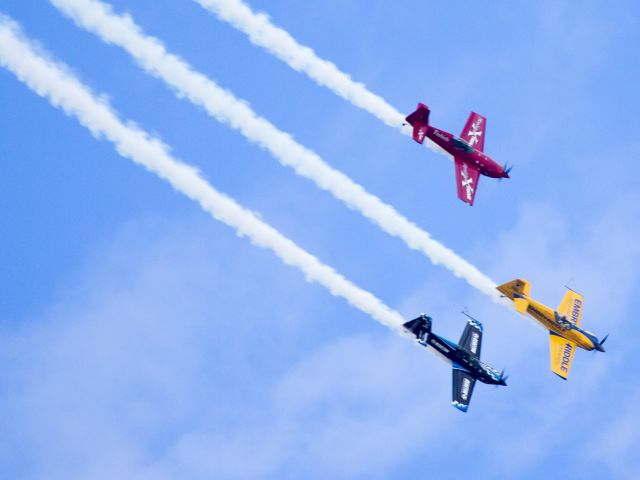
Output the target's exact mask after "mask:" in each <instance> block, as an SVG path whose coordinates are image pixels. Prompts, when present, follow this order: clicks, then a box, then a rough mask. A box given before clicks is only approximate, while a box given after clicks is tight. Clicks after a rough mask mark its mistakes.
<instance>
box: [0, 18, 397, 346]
mask: <svg viewBox="0 0 640 480" xmlns="http://www.w3.org/2000/svg"><path fill="white" fill-rule="evenodd" d="M0 64H2V66H3V67H5V68H7V69H8V70H10V71H11V72H13V73H14V74H15V75H16V77H18V79H20V80H21V81H22V82H24V83H25V84H26V85H27V86H28V87H29V88H31V89H32V90H33V91H34V92H36V93H37V94H38V95H41V96H43V97H46V98H47V99H48V100H49V101H50V102H51V104H52V105H54V106H56V107H58V108H61V109H62V110H64V111H65V113H67V114H68V115H70V116H73V117H76V118H77V119H78V120H79V121H80V123H81V124H82V125H83V126H85V127H86V128H88V129H89V130H90V131H91V132H92V133H93V134H94V135H96V136H97V137H105V138H106V139H107V140H109V141H110V142H112V143H113V144H114V145H115V148H116V150H117V152H118V153H119V154H120V155H122V156H124V157H126V158H129V159H131V160H133V161H134V162H136V163H138V164H140V165H142V166H144V167H145V168H146V169H148V170H149V171H151V172H153V173H155V174H156V175H158V176H159V177H160V178H162V179H164V180H166V181H167V182H169V184H171V186H172V187H173V188H174V189H176V190H177V191H178V192H180V193H182V194H184V195H186V196H187V197H189V198H190V199H192V200H194V201H195V202H197V203H198V204H199V205H200V206H201V207H202V208H203V209H204V210H205V211H207V212H208V213H210V214H211V215H212V216H213V217H214V218H215V219H216V220H219V221H221V222H223V223H225V224H227V225H228V226H230V227H231V228H233V229H234V230H235V231H236V232H237V234H238V235H240V236H245V235H246V236H247V237H248V238H249V239H250V240H251V241H252V243H253V244H254V245H256V246H258V247H261V248H267V249H269V250H271V251H272V252H273V253H275V254H276V255H277V256H278V257H279V258H280V259H281V260H282V261H283V262H284V263H285V264H287V265H291V266H294V267H296V268H298V269H299V270H301V271H302V272H303V273H304V274H305V276H306V278H307V280H309V281H313V282H317V283H318V284H320V285H322V286H324V287H326V288H327V289H328V290H329V291H330V292H331V293H332V294H333V295H336V296H340V297H342V298H344V299H346V300H347V301H348V302H349V303H350V304H351V305H353V306H354V307H356V308H358V309H360V310H362V311H363V312H366V313H368V314H369V315H371V317H372V318H374V319H375V320H377V321H379V322H380V323H382V324H384V325H386V326H388V327H390V328H392V329H395V330H396V331H398V332H399V333H400V334H404V331H403V329H402V323H403V318H402V317H401V315H400V314H399V313H397V312H395V311H393V310H391V309H390V308H389V307H387V306H386V305H384V304H383V303H382V302H381V301H380V300H379V299H377V298H376V297H375V296H373V295H372V294H371V293H369V292H367V291H365V290H362V289H361V288H359V287H357V286H356V285H354V284H353V283H351V282H350V281H348V280H347V279H345V278H344V277H343V276H342V275H340V274H338V273H337V272H336V271H335V270H333V269H332V268H331V267H329V266H327V265H325V264H323V263H322V262H320V261H319V260H318V259H317V258H315V257H314V256H313V255H311V254H309V253H307V252H306V251H304V250H303V249H301V248H300V247H298V246H297V245H296V244H295V243H293V242H292V241H291V240H289V239H288V238H286V237H284V236H283V235H282V234H280V233H279V232H278V231H277V230H275V229H274V228H272V227H271V226H269V225H267V224H266V223H265V222H263V221H262V220H260V219H258V218H257V217H256V216H255V215H254V214H253V213H251V212H250V211H248V210H246V209H244V208H242V207H241V206H240V205H239V204H237V203H236V202H235V201H234V200H233V199H231V198H230V197H228V196H226V195H224V194H223V193H220V192H218V191H217V190H215V189H214V188H213V187H212V186H211V185H210V184H209V183H208V182H207V181H206V180H205V179H204V178H203V177H202V176H201V175H200V173H199V172H198V171H197V170H196V169H194V168H193V167H191V166H188V165H186V164H184V163H182V162H181V161H179V160H177V159H175V158H174V157H173V156H172V155H171V154H170V153H169V149H168V147H167V146H166V145H164V144H163V143H162V142H160V141H159V140H158V139H155V138H152V137H150V136H149V135H148V134H147V133H146V132H144V131H142V130H141V129H139V128H138V127H136V126H135V125H133V124H131V123H129V124H125V123H123V122H122V121H121V120H120V119H119V118H118V116H117V115H116V113H115V112H114V111H113V110H112V109H111V108H110V106H109V105H108V104H107V103H106V101H104V100H101V99H99V98H98V97H96V96H95V95H94V94H93V93H92V92H91V91H90V90H89V89H88V88H87V87H86V86H85V85H83V84H82V83H81V82H80V81H79V80H78V79H77V78H76V77H75V76H73V75H72V74H71V73H70V71H69V69H68V68H66V67H65V66H63V65H60V64H58V63H55V62H53V61H52V60H49V59H48V58H46V57H45V56H43V55H42V54H39V53H38V52H36V49H35V48H34V47H33V45H32V44H31V43H30V42H29V41H28V40H27V39H26V38H24V36H23V35H22V34H21V32H20V30H19V28H18V26H17V24H15V23H14V22H12V21H11V20H9V19H7V18H0Z"/></svg>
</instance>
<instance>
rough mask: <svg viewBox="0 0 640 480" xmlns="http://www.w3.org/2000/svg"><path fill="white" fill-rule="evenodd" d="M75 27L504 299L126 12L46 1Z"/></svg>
mask: <svg viewBox="0 0 640 480" xmlns="http://www.w3.org/2000/svg"><path fill="white" fill-rule="evenodd" d="M51 2H52V3H53V5H55V6H56V7H57V8H59V9H60V10H61V11H62V12H64V13H65V14H67V15H69V16H70V17H71V18H73V19H74V21H76V22H77V23H78V24H79V25H80V26H82V27H84V28H86V29H87V30H89V31H91V32H93V33H95V34H97V35H98V36H100V38H101V39H102V40H103V41H105V42H107V43H113V44H115V45H118V46H120V47H122V48H124V49H125V50H126V51H127V52H129V54H130V55H132V56H133V57H134V58H135V59H136V61H137V62H138V63H139V64H140V65H141V66H142V67H143V68H144V69H145V70H146V71H147V72H149V73H150V74H151V75H154V76H156V77H159V78H161V79H162V80H164V81H165V82H166V83H168V84H169V85H170V86H171V87H172V88H174V89H175V90H176V92H177V93H178V94H179V95H180V96H181V97H186V98H188V99H189V100H190V101H191V102H193V103H195V104H196V105H199V106H202V107H203V108H204V109H205V110H206V111H207V112H208V113H209V114H210V115H211V116H212V117H214V118H216V119H217V120H218V121H220V122H223V123H225V124H227V125H229V126H230V127H232V128H234V129H236V130H238V131H239V132H240V133H242V135H244V136H245V137H246V138H247V139H248V140H250V141H251V142H254V143H256V144H258V145H259V146H261V147H262V148H265V149H267V150H268V151H269V152H271V153H272V154H273V155H274V157H276V158H277V159H278V160H279V161H280V162H281V163H282V164H283V165H287V166H290V167H292V168H293V169H294V170H295V171H296V173H298V174H299V175H301V176H304V177H307V178H309V179H311V180H313V181H314V182H315V183H316V185H317V186H318V187H320V188H322V189H324V190H327V191H329V192H331V193H332V194H333V195H334V196H335V197H336V198H338V199H340V200H342V201H344V202H345V203H346V204H347V205H348V206H349V207H350V208H352V209H354V210H357V211H359V212H360V213H361V214H362V215H364V216H365V217H366V218H368V219H369V220H371V221H372V222H373V223H374V224H376V225H377V226H379V227H380V228H381V229H382V230H383V231H385V232H387V233H388V234H390V235H393V236H396V237H399V238H400V239H402V240H403V241H404V242H405V243H406V245H407V246H409V247H410V248H412V249H414V250H417V251H419V252H421V253H422V254H424V255H425V256H426V257H427V258H429V259H430V260H431V262H432V263H434V264H436V265H443V266H444V267H446V268H447V269H449V270H450V271H451V272H453V274H454V275H456V276H457V277H459V278H463V279H465V280H466V281H467V282H468V283H469V284H470V285H471V286H473V287H474V288H477V289H478V290H480V291H481V292H483V293H484V294H485V295H488V296H489V297H491V298H492V299H493V300H494V301H496V302H499V303H502V304H504V305H507V306H508V305H509V304H508V303H504V302H503V299H501V298H500V297H499V294H498V293H497V291H496V290H495V286H496V285H495V282H493V281H492V280H491V279H490V278H488V277H487V276H486V275H484V274H483V273H482V272H481V271H479V270H478V269H477V268H476V267H475V266H473V265H472V264H470V263H469V262H468V261H466V260H464V259H463V258H461V257H460V256H459V255H457V254H456V253H455V252H454V251H452V250H451V249H449V248H447V247H446V246H444V245H443V244H441V243H440V242H438V241H436V240H434V239H433V238H432V237H431V236H430V235H429V233H427V232H426V231H425V230H423V229H421V228H420V227H418V226H417V225H416V224H414V223H413V222H411V221H409V220H408V219H407V218H405V217H404V216H402V215H401V214H400V213H399V212H397V211H396V210H395V209H394V208H393V207H391V206H390V205H388V204H386V203H384V202H383V201H382V200H380V199H379V198H378V197H376V196H374V195H372V194H370V193H368V192H367V191H365V189H364V188H363V187H362V186H361V185H358V184H357V183H355V182H353V181H352V180H351V179H350V178H349V177H347V176H346V175H344V174H343V173H341V172H339V171H337V170H335V169H333V168H332V167H330V166H329V165H328V164H326V163H325V162H324V161H323V160H322V159H321V158H320V157H319V156H318V155H317V154H315V153H314V152H312V151H310V150H308V149H307V148H305V147H304V146H302V145H300V144H299V143H297V142H296V141H295V140H294V139H293V138H292V137H291V136H290V135H289V134H287V133H285V132H282V131H281V130H279V129H277V128H276V127H275V126H274V125H273V124H271V123H270V122H269V121H267V120H266V119H265V118H262V117H260V116H258V115H257V114H256V113H255V112H254V111H253V110H252V109H251V108H250V107H249V106H248V104H247V103H246V102H244V101H241V100H239V99H237V98H236V97H234V96H233V94H231V93H230V92H229V91H227V90H224V89H222V88H221V87H219V86H218V85H217V84H216V83H215V82H213V81H212V80H211V79H209V78H207V77H206V76H204V75H202V74H201V73H198V72H196V71H195V70H193V68H192V67H191V66H189V65H188V64H187V63H185V62H184V61H183V60H182V59H180V58H179V57H177V56H175V55H173V54H171V53H169V52H167V51H166V49H165V47H164V46H163V45H162V43H160V41H158V40H157V39H155V38H153V37H150V36H148V35H145V34H144V33H143V32H142V30H141V29H140V27H139V26H138V25H137V24H136V23H135V22H134V21H133V19H132V18H131V17H130V16H127V15H116V14H115V13H113V11H112V8H111V7H110V6H109V5H107V4H105V3H102V2H99V1H96V0H51Z"/></svg>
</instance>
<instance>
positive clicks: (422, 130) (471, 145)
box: [406, 103, 511, 205]
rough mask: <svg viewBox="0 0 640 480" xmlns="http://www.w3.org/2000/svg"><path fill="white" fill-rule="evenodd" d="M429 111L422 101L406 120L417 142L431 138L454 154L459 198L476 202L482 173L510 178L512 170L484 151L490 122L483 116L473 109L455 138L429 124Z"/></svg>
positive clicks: (471, 203)
mask: <svg viewBox="0 0 640 480" xmlns="http://www.w3.org/2000/svg"><path fill="white" fill-rule="evenodd" d="M429 113H430V110H429V108H428V107H427V106H426V105H424V104H422V103H419V104H418V108H417V109H416V111H415V112H413V113H412V114H411V115H409V116H408V117H407V118H406V120H407V122H408V123H409V124H410V125H411V126H412V127H413V139H414V140H415V141H416V142H418V143H422V142H424V139H425V138H428V139H430V140H431V141H432V142H434V143H435V144H437V145H439V146H440V147H441V148H443V149H444V150H445V151H446V152H447V153H448V154H449V155H451V156H453V160H454V162H455V165H456V179H457V182H456V184H457V185H456V186H457V190H458V198H459V199H460V200H462V201H463V202H465V203H468V204H469V205H473V199H474V197H475V194H476V190H477V188H478V179H479V178H480V175H485V176H487V177H492V178H509V171H510V170H511V169H510V168H508V167H507V166H506V165H505V166H504V167H502V166H500V165H499V164H498V163H496V162H495V161H493V160H492V159H491V158H490V157H489V156H487V155H486V154H485V153H484V137H485V135H484V132H485V129H486V126H487V121H486V119H485V118H484V117H483V116H482V115H478V114H477V113H475V112H471V114H470V115H469V118H468V120H467V123H466V124H465V126H464V129H463V130H462V133H461V134H460V137H456V136H455V135H452V134H451V133H449V132H445V131H444V130H440V129H438V128H434V127H432V126H431V125H429Z"/></svg>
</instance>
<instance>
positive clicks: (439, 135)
mask: <svg viewBox="0 0 640 480" xmlns="http://www.w3.org/2000/svg"><path fill="white" fill-rule="evenodd" d="M433 134H434V135H435V136H436V137H438V138H439V139H441V140H444V141H445V142H448V141H449V137H447V136H446V135H445V134H444V133H442V132H441V131H440V130H438V129H434V130H433Z"/></svg>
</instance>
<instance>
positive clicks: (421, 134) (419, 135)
mask: <svg viewBox="0 0 640 480" xmlns="http://www.w3.org/2000/svg"><path fill="white" fill-rule="evenodd" d="M423 140H424V129H422V128H419V129H418V141H419V142H421V143H422V141H423Z"/></svg>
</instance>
